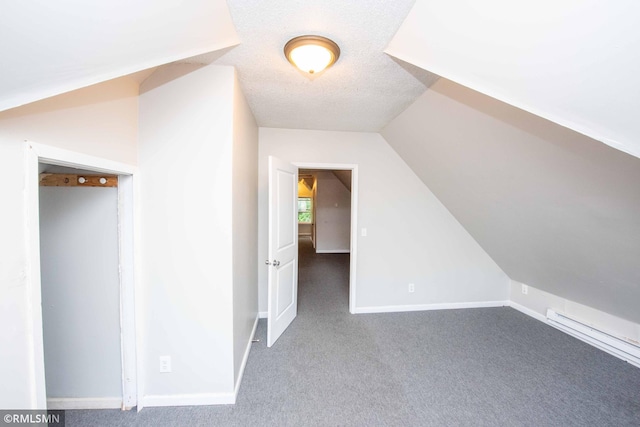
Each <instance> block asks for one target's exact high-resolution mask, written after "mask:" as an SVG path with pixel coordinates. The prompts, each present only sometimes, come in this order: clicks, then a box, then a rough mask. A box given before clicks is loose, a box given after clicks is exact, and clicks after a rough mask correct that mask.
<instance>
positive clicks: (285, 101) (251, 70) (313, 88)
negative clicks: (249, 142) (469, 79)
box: [216, 0, 437, 132]
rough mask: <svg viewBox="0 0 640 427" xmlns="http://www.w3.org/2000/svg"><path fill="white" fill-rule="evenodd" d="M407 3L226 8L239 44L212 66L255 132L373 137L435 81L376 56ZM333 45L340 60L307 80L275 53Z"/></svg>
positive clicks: (274, 3)
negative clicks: (233, 84)
mask: <svg viewBox="0 0 640 427" xmlns="http://www.w3.org/2000/svg"><path fill="white" fill-rule="evenodd" d="M413 1H414V0H395V1H392V2H391V1H388V0H360V1H344V0H324V1H322V2H308V1H300V0H297V1H292V0H270V1H263V2H256V1H251V0H229V1H228V3H229V9H230V10H231V15H232V17H233V21H234V24H235V25H236V29H237V31H238V35H239V37H240V40H241V44H240V45H239V46H238V47H236V48H234V49H232V50H231V51H230V52H229V53H227V54H226V55H224V56H223V57H222V58H220V59H218V60H217V61H216V63H217V64H224V65H233V66H235V67H236V68H237V70H238V77H239V79H240V84H241V86H242V89H243V91H244V93H245V95H246V97H247V100H248V102H249V104H250V106H251V109H252V111H253V114H254V116H255V117H256V120H257V122H258V125H260V126H263V127H276V128H292V129H324V130H349V131H376V132H377V131H379V130H380V129H381V128H382V127H383V126H384V125H386V124H387V123H388V122H389V121H390V120H391V119H393V118H394V117H395V116H397V115H398V114H400V113H401V112H402V111H403V110H404V109H405V108H406V107H408V106H409V105H410V104H411V103H412V102H413V101H415V99H416V98H417V97H418V96H419V95H420V94H422V93H423V92H424V91H425V89H426V87H428V86H429V85H430V84H432V83H433V82H434V81H435V80H436V79H437V76H435V75H433V74H431V73H428V72H424V71H423V72H422V73H420V74H416V73H413V74H412V73H411V72H410V71H407V70H406V69H405V68H403V67H402V66H401V65H399V64H398V63H397V62H395V61H394V60H393V59H391V58H390V57H389V56H388V55H386V54H385V53H384V52H383V51H384V48H385V47H386V46H387V44H388V43H389V41H390V40H391V38H392V37H393V35H394V34H395V32H396V31H397V29H398V27H399V26H400V24H401V23H402V21H403V20H404V19H405V17H406V16H407V13H408V12H409V10H410V9H411V6H412V4H413ZM304 34H317V35H322V36H326V37H329V38H330V39H332V40H334V41H335V42H336V43H337V44H338V45H339V46H340V50H341V54H340V59H339V60H338V62H337V63H336V64H335V65H334V66H333V67H331V68H329V69H327V70H326V71H324V72H323V73H322V74H321V75H318V76H316V77H315V78H313V79H310V78H309V77H308V76H306V75H303V74H302V73H301V72H299V71H297V70H296V69H295V68H294V67H292V66H291V65H290V64H289V63H288V62H287V60H286V58H285V56H284V53H283V48H284V45H285V44H286V43H287V41H289V40H290V39H291V38H293V37H296V36H300V35H304Z"/></svg>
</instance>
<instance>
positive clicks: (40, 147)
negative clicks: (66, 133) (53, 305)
mask: <svg viewBox="0 0 640 427" xmlns="http://www.w3.org/2000/svg"><path fill="white" fill-rule="evenodd" d="M25 143H26V145H27V149H26V158H25V174H26V184H25V193H26V195H25V202H26V209H27V219H26V221H27V229H28V237H27V239H28V242H27V245H28V249H27V250H28V262H29V268H28V273H27V286H28V289H29V294H30V297H29V305H30V316H31V337H32V342H31V343H30V353H31V360H30V363H31V365H32V368H33V378H32V379H31V380H32V384H33V403H34V407H36V408H39V409H45V408H46V407H47V400H46V383H45V373H44V369H45V367H44V343H43V330H42V329H43V328H42V287H41V286H42V284H41V278H40V274H41V272H40V214H39V168H38V165H39V163H46V164H51V165H58V166H66V167H72V168H79V169H88V170H91V171H95V172H98V173H100V172H102V173H109V174H114V175H118V247H119V253H118V258H119V264H120V313H119V318H120V338H121V340H120V343H121V345H120V352H121V361H122V376H121V382H122V409H125V408H131V407H133V406H137V407H138V408H137V409H138V411H140V410H141V409H142V407H141V404H142V394H143V390H142V383H143V382H142V381H141V374H142V365H141V359H142V358H141V357H137V355H138V354H139V351H140V349H141V348H142V345H141V333H140V325H141V319H139V316H140V314H141V313H142V307H141V306H140V304H141V301H140V299H139V298H135V295H136V294H138V295H140V293H139V289H138V287H139V286H140V285H139V284H140V280H139V277H140V273H139V268H138V264H137V263H135V259H139V256H138V253H139V243H138V242H140V238H139V230H140V227H139V218H140V215H139V202H138V200H139V197H138V194H139V189H138V182H137V179H136V175H137V173H138V168H137V167H135V166H133V165H129V164H125V163H120V162H116V161H112V160H106V159H102V158H99V157H94V156H90V155H87V154H82V153H78V152H75V151H70V150H65V149H61V148H58V147H53V146H50V145H45V144H39V143H35V142H31V141H25Z"/></svg>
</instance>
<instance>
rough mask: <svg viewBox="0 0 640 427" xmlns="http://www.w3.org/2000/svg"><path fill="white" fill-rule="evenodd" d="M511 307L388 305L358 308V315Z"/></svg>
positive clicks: (491, 303) (493, 304)
mask: <svg viewBox="0 0 640 427" xmlns="http://www.w3.org/2000/svg"><path fill="white" fill-rule="evenodd" d="M504 306H509V301H478V302H451V303H440V304H416V305H387V306H377V307H356V309H355V311H354V312H355V313H356V314H364V313H397V312H404V311H428V310H452V309H460V308H485V307H504Z"/></svg>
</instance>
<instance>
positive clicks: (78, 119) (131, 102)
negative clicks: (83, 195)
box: [0, 77, 138, 164]
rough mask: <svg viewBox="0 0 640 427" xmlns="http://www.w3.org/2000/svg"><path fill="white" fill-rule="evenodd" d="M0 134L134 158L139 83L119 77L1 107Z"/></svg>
mask: <svg viewBox="0 0 640 427" xmlns="http://www.w3.org/2000/svg"><path fill="white" fill-rule="evenodd" d="M0 136H2V137H3V138H7V139H12V140H15V141H23V140H25V139H28V140H30V141H34V142H38V143H42V144H47V145H54V146H56V147H60V148H64V149H67V150H72V151H77V152H79V153H84V154H90V155H93V156H97V157H102V158H105V159H110V160H115V161H119V162H122V163H129V164H135V163H136V161H137V160H136V158H137V151H136V143H137V140H138V83H137V82H136V81H135V80H134V79H132V78H129V77H123V78H120V79H117V80H112V81H108V82H104V83H101V84H98V85H95V86H90V87H87V88H84V89H80V90H77V91H74V92H70V93H67V94H64V95H60V96H56V97H53V98H50V99H46V100H43V101H39V102H35V103H33V104H29V105H25V106H23V107H19V108H15V109H13V110H9V111H4V112H1V113H0Z"/></svg>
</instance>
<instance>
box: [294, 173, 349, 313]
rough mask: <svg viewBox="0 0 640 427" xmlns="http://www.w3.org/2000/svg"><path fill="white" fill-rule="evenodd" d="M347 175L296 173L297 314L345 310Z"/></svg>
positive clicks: (346, 294)
mask: <svg viewBox="0 0 640 427" xmlns="http://www.w3.org/2000/svg"><path fill="white" fill-rule="evenodd" d="M351 175H352V171H351V170H345V169H340V170H338V169H298V263H299V266H298V272H299V274H298V289H299V305H300V310H305V309H308V310H318V309H320V310H325V311H331V310H336V309H337V310H339V311H342V310H345V311H346V310H348V301H349V265H350V256H351V187H352V182H351V181H352V177H351ZM341 307H344V308H341Z"/></svg>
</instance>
